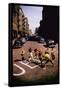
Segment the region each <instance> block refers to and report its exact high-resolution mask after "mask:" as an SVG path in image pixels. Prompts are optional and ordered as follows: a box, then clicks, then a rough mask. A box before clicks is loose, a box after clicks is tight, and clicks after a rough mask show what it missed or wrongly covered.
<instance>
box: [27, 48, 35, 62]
mask: <svg viewBox="0 0 61 90" xmlns="http://www.w3.org/2000/svg"><path fill="white" fill-rule="evenodd" d="M28 52H29V58H28V60H29V62H32V61H33V59H34V57H33V51H32V48H29V49H28Z"/></svg>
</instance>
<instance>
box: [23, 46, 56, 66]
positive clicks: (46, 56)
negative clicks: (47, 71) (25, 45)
mask: <svg viewBox="0 0 61 90" xmlns="http://www.w3.org/2000/svg"><path fill="white" fill-rule="evenodd" d="M25 53H26V52H25V50H22V52H21V59H22V60H27V61H29V62H32V63H35V64H38V65H40V66H41V67H45V66H46V64H47V63H48V62H50V63H51V64H52V66H54V63H53V60H54V59H55V55H54V51H53V48H51V50H50V53H49V48H47V49H46V50H45V52H44V53H43V51H42V50H41V49H37V48H35V49H34V50H32V48H29V49H28V52H27V56H28V59H26V58H25Z"/></svg>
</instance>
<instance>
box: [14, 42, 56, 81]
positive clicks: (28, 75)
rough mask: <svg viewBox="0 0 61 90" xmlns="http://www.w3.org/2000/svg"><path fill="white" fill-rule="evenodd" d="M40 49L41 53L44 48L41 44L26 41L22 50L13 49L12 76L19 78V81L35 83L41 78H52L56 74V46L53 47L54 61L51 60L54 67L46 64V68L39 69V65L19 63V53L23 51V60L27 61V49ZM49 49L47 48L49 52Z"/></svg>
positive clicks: (25, 62)
mask: <svg viewBox="0 0 61 90" xmlns="http://www.w3.org/2000/svg"><path fill="white" fill-rule="evenodd" d="M30 47H31V48H32V49H33V50H34V49H35V48H41V49H42V51H43V53H44V52H45V50H46V48H45V47H44V46H43V44H41V43H37V42H34V41H27V42H26V43H25V44H24V45H23V46H22V48H18V49H13V76H15V77H16V78H19V80H28V81H35V80H39V79H40V80H41V79H42V78H45V77H49V76H52V77H54V76H55V75H56V74H57V73H58V44H56V45H55V48H54V54H55V60H53V63H54V66H52V64H51V63H47V64H46V68H41V67H40V66H39V65H36V64H34V63H30V62H28V61H27V60H25V61H21V51H22V50H23V49H24V50H25V52H26V53H25V58H26V59H28V55H27V53H28V49H29V48H30ZM50 51H51V49H50V48H49V52H50Z"/></svg>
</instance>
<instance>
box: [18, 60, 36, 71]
mask: <svg viewBox="0 0 61 90" xmlns="http://www.w3.org/2000/svg"><path fill="white" fill-rule="evenodd" d="M19 63H21V64H23V65H25V66H27V67H29V68H30V69H34V68H36V67H38V65H35V66H33V67H32V66H30V65H29V64H26V63H23V62H22V61H20V62H19Z"/></svg>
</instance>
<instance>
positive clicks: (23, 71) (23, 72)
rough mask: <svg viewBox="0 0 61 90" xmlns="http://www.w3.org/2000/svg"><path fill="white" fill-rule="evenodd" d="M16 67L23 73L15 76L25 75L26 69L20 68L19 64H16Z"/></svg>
mask: <svg viewBox="0 0 61 90" xmlns="http://www.w3.org/2000/svg"><path fill="white" fill-rule="evenodd" d="M14 66H15V67H17V68H18V69H20V70H22V72H21V73H18V74H15V73H14V74H13V75H14V76H20V75H23V74H25V72H26V71H25V70H24V68H22V67H20V66H19V65H17V64H14Z"/></svg>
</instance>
